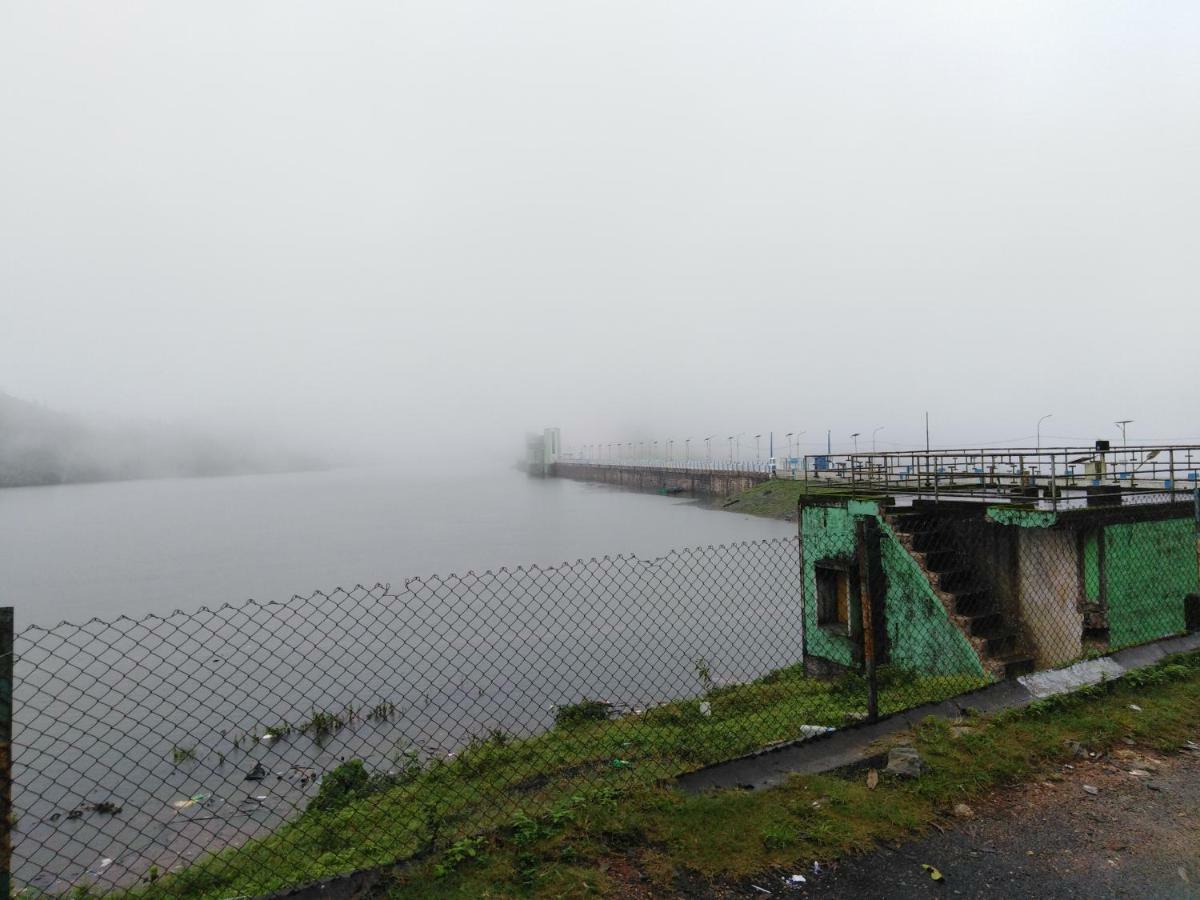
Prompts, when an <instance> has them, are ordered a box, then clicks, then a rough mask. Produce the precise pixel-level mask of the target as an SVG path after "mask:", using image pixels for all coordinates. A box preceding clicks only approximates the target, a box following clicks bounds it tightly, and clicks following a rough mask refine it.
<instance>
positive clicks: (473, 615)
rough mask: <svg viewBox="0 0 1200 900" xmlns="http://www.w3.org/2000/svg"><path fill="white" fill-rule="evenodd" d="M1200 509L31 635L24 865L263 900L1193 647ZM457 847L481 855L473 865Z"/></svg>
mask: <svg viewBox="0 0 1200 900" xmlns="http://www.w3.org/2000/svg"><path fill="white" fill-rule="evenodd" d="M1193 527H1194V523H1193V518H1192V515H1191V508H1190V506H1188V507H1187V508H1184V507H1183V505H1181V504H1176V505H1163V506H1162V507H1161V508H1160V509H1159V510H1158V511H1157V512H1156V514H1150V513H1147V512H1144V511H1142V512H1138V511H1137V510H1134V511H1128V510H1111V509H1110V510H1103V511H1092V514H1090V515H1089V514H1088V511H1083V512H1081V513H1079V514H1078V515H1077V516H1076V517H1074V518H1072V516H1071V515H1066V514H1061V513H1058V514H1043V513H1039V512H1037V511H1035V510H1025V511H1020V510H1017V509H1015V508H1014V509H1013V510H1010V511H1005V510H1003V509H1000V508H998V507H984V506H981V505H976V506H975V508H959V507H958V506H955V505H954V504H941V505H931V506H922V505H921V504H920V503H918V504H917V505H915V506H908V507H893V506H888V505H886V504H879V503H871V502H867V501H862V500H849V501H847V500H844V499H843V500H841V501H834V500H826V501H823V502H820V503H807V502H806V503H805V504H804V505H803V507H802V509H801V511H800V521H799V530H800V540H799V541H797V540H796V539H794V538H793V539H779V540H770V541H762V542H754V543H744V544H736V545H729V546H719V547H708V548H703V549H694V550H684V551H678V552H674V553H671V554H669V555H668V556H666V557H663V558H661V559H655V560H641V559H638V558H636V557H614V558H605V559H598V560H590V561H586V562H584V561H580V562H577V563H574V564H569V565H564V566H560V567H556V568H536V567H535V568H525V569H514V570H507V569H501V570H499V571H494V572H486V573H482V574H478V575H476V574H467V575H464V576H449V577H441V578H438V577H434V578H425V579H417V580H412V581H408V582H405V583H404V584H403V585H402V586H399V587H389V586H375V587H373V588H363V587H359V588H355V589H354V590H351V591H338V592H335V593H332V594H314V595H312V596H310V597H307V598H295V599H293V600H292V601H291V602H288V603H279V604H262V603H253V602H252V603H247V604H244V605H240V606H225V607H221V608H219V609H213V610H209V609H203V610H201V611H199V612H197V613H175V614H172V615H169V616H165V617H156V616H151V617H147V618H144V619H140V620H133V619H128V618H118V619H114V620H110V621H102V620H99V619H94V620H92V621H90V622H87V623H83V624H80V625H69V624H65V623H64V624H61V625H57V626H54V627H51V628H42V627H30V628H26V629H24V630H21V631H19V632H18V633H17V635H16V642H15V656H16V662H15V669H16V673H15V694H14V698H13V701H14V712H13V716H14V722H13V725H14V741H15V760H14V770H13V777H14V787H13V792H14V793H13V805H14V828H13V833H12V839H13V874H14V881H15V883H16V885H17V887H18V888H24V889H26V890H28V891H31V892H44V893H48V894H59V893H64V892H67V891H69V890H73V889H76V888H78V887H80V886H87V887H88V889H90V890H91V891H93V892H95V893H97V894H104V893H112V892H121V891H125V890H134V891H144V892H149V893H152V894H157V895H160V896H170V897H196V898H200V897H203V898H208V897H213V898H216V897H223V898H228V897H235V896H254V895H259V894H262V893H266V892H268V891H271V890H273V889H276V888H280V887H284V886H287V885H290V884H297V883H302V882H306V881H310V880H315V879H318V878H323V877H327V876H330V875H333V874H336V873H340V872H348V871H352V870H357V869H362V868H366V867H371V866H377V865H383V864H391V863H396V862H401V861H404V860H405V859H410V858H413V857H416V856H419V855H422V854H424V853H427V852H429V851H432V850H441V849H445V848H447V847H460V848H462V847H465V848H467V850H469V847H470V844H469V842H470V841H471V840H472V839H473V836H476V835H480V834H484V833H486V832H488V831H490V830H493V829H496V828H512V827H514V823H516V824H519V823H521V822H528V821H533V820H537V819H538V818H539V817H547V816H550V817H553V816H556V815H566V814H569V810H570V809H571V807H572V804H578V803H583V802H587V801H588V800H589V798H591V799H594V798H612V797H616V796H618V795H619V794H621V793H622V792H626V791H633V790H640V789H642V788H647V787H650V786H653V785H655V784H658V783H660V782H663V781H665V780H668V779H670V778H672V777H674V776H676V775H678V774H679V773H681V772H684V771H688V770H693V769H696V768H699V767H702V766H704V765H708V764H712V763H718V762H721V761H723V760H728V759H730V758H733V757H736V756H738V755H741V754H744V753H747V752H750V751H753V750H757V749H760V748H763V747H766V746H769V745H772V744H777V743H781V742H789V741H795V740H799V739H805V738H809V737H812V736H814V735H816V734H819V733H822V732H824V731H827V730H829V729H834V728H838V727H841V726H844V725H847V724H850V723H855V722H859V721H863V720H865V719H869V718H871V717H873V716H875V715H877V714H886V713H889V712H892V711H895V710H899V709H905V708H910V707H912V706H915V705H918V704H920V703H923V702H927V701H934V700H939V699H944V698H945V697H948V696H952V695H955V694H958V693H961V692H962V691H965V690H969V689H971V688H974V687H978V686H981V685H984V684H986V683H988V682H990V681H993V680H996V679H998V678H1003V677H1005V676H1012V675H1016V674H1019V673H1022V672H1024V671H1028V670H1030V669H1032V668H1044V667H1049V666H1057V665H1061V664H1063V663H1067V662H1070V661H1072V660H1075V659H1078V658H1080V657H1083V656H1086V655H1088V653H1089V652H1093V651H1101V650H1104V649H1106V648H1108V647H1113V646H1117V645H1121V644H1128V643H1135V642H1139V641H1144V640H1150V639H1153V638H1157V637H1161V636H1164V635H1166V634H1172V633H1176V632H1178V631H1182V630H1184V629H1185V628H1187V627H1189V626H1190V625H1191V624H1192V616H1193V613H1192V605H1191V604H1192V603H1193V602H1194V601H1191V600H1189V599H1188V597H1189V596H1191V595H1193V594H1194V593H1195V591H1196V590H1197V586H1196V581H1197V571H1196V545H1195V537H1194V531H1193ZM464 842H467V843H464Z"/></svg>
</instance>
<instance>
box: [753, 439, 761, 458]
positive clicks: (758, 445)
mask: <svg viewBox="0 0 1200 900" xmlns="http://www.w3.org/2000/svg"><path fill="white" fill-rule="evenodd" d="M761 459H762V435H761V434H756V435H755V436H754V461H755V462H758V461H760V460H761Z"/></svg>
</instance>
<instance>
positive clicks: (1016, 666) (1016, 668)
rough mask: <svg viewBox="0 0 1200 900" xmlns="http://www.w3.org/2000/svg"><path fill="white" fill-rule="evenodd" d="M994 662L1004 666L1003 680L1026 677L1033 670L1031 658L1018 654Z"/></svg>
mask: <svg viewBox="0 0 1200 900" xmlns="http://www.w3.org/2000/svg"><path fill="white" fill-rule="evenodd" d="M996 661H997V662H999V663H1002V664H1003V665H1004V677H1005V678H1017V677H1019V676H1021V675H1028V674H1029V673H1030V672H1032V671H1033V669H1034V664H1033V657H1032V656H1023V655H1022V654H1020V653H1011V654H1009V655H1008V656H1003V657H1001V658H1000V659H998V660H996Z"/></svg>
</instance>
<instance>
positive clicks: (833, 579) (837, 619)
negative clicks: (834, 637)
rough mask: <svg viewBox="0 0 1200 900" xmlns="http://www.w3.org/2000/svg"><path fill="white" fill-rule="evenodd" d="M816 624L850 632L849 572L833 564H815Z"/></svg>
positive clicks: (844, 632) (846, 632) (845, 632)
mask: <svg viewBox="0 0 1200 900" xmlns="http://www.w3.org/2000/svg"><path fill="white" fill-rule="evenodd" d="M816 575H817V624H818V625H820V626H821V627H822V628H829V629H831V630H834V631H840V632H842V633H843V634H849V632H850V573H849V572H847V571H846V570H845V569H842V568H835V567H833V566H822V565H820V564H818V565H817V566H816Z"/></svg>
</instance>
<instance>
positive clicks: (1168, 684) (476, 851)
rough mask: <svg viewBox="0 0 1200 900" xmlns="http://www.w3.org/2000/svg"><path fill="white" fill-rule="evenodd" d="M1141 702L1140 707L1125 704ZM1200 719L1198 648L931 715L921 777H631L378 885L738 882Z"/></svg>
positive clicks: (851, 848)
mask: <svg viewBox="0 0 1200 900" xmlns="http://www.w3.org/2000/svg"><path fill="white" fill-rule="evenodd" d="M1134 701H1136V702H1137V704H1138V705H1139V706H1141V711H1140V712H1139V711H1135V710H1132V709H1130V708H1129V704H1130V703H1131V702H1134ZM1197 721H1200V654H1191V655H1189V656H1184V657H1177V658H1175V659H1173V660H1168V661H1166V662H1164V663H1163V664H1160V665H1159V666H1156V667H1154V668H1151V669H1148V670H1143V671H1142V672H1138V673H1134V674H1133V675H1131V676H1127V677H1126V678H1125V679H1122V680H1121V681H1119V682H1115V683H1111V684H1105V685H1100V686H1097V687H1095V688H1092V689H1089V690H1086V691H1083V692H1080V693H1078V694H1075V695H1072V696H1069V697H1064V698H1056V699H1053V700H1051V701H1046V702H1043V703H1039V704H1035V705H1034V706H1032V707H1030V708H1028V709H1026V710H1022V711H1014V712H1009V713H1003V714H1000V715H998V716H996V717H990V718H983V717H972V718H971V719H969V720H968V721H966V722H965V723H963V724H966V725H969V726H971V727H970V729H969V730H965V731H964V730H963V729H954V728H952V727H951V725H950V724H949V723H947V722H945V721H942V720H934V719H929V720H926V721H925V722H924V723H923V724H922V725H921V726H919V727H918V728H917V729H915V730H914V732H913V733H912V734H911V735H906V736H904V739H905V740H911V741H912V742H913V743H915V745H916V746H917V747H918V749H919V750H920V752H921V754H922V756H923V757H924V758H925V760H926V761H927V762H928V763H929V766H930V768H929V771H928V772H927V773H926V774H925V775H923V776H922V777H921V778H920V779H919V780H916V781H902V780H893V779H891V778H890V777H886V776H885V777H884V778H882V779H881V780H880V783H879V786H878V787H877V788H876V789H875V790H870V789H868V788H867V786H866V783H865V778H864V777H863V775H862V773H858V774H855V775H851V776H846V777H842V776H839V775H835V774H829V775H819V776H804V777H794V778H792V779H791V780H790V781H789V782H788V783H787V784H786V785H784V786H781V787H779V788H776V789H773V790H769V791H751V792H746V791H725V792H717V793H711V794H706V795H700V796H689V795H684V794H682V793H680V792H678V791H674V790H671V789H669V788H667V787H663V786H656V785H635V784H629V785H626V786H624V787H622V788H613V789H611V790H610V791H609V792H608V793H597V792H594V791H593V792H590V793H588V792H577V793H575V794H574V795H572V796H571V798H569V801H560V803H559V805H558V806H556V807H554V808H552V811H551V813H549V814H546V813H542V814H537V815H535V814H532V813H522V814H521V818H516V817H514V818H513V819H511V820H510V822H509V823H508V825H507V827H504V828H501V829H498V830H497V831H496V832H494V833H492V834H490V835H488V836H487V837H486V838H485V839H484V840H483V841H481V842H479V843H476V844H474V845H473V846H472V848H471V849H472V851H473V852H472V854H471V855H469V856H466V855H464V854H462V853H461V852H460V853H458V854H457V855H455V856H453V857H447V854H442V855H441V856H435V857H433V858H431V859H430V860H427V861H421V862H419V863H417V864H415V865H412V866H409V867H405V868H403V869H400V870H398V871H397V872H396V873H395V874H394V875H393V876H392V877H391V879H390V882H389V884H388V886H387V887H386V888H385V889H382V890H381V891H380V896H387V897H389V898H392V900H409V898H416V897H422V898H423V897H443V898H467V897H576V896H584V895H589V896H596V895H600V896H603V895H606V894H621V893H622V891H621V890H620V888H621V885H622V884H623V883H624V882H625V881H627V880H628V879H629V878H630V875H629V872H630V871H632V873H633V875H632V877H633V878H634V880H635V881H636V882H637V883H638V884H640V888H641V890H643V891H645V890H646V889H647V886H646V885H645V884H642V883H641V881H640V880H641V879H648V880H649V882H650V888H651V893H654V894H668V893H678V890H679V884H680V880H679V879H680V877H681V874H683V875H686V876H687V877H688V878H689V879H691V881H690V883H694V882H695V879H701V880H703V881H706V882H717V883H722V882H731V881H734V880H737V879H740V878H745V877H747V876H751V875H754V874H756V873H762V872H764V871H767V870H769V869H774V868H783V869H784V870H787V869H789V868H791V867H792V866H793V865H800V864H803V865H810V864H811V861H812V860H814V859H819V860H823V861H828V860H832V859H836V858H839V857H842V856H846V855H848V854H852V853H856V852H862V851H866V850H870V849H872V848H874V847H875V846H877V844H878V842H879V841H881V840H902V839H905V838H908V837H912V836H915V835H917V834H919V833H921V832H922V831H925V830H927V829H928V828H929V827H930V824H931V823H932V822H935V821H937V820H938V819H939V818H945V817H948V815H949V811H950V810H951V809H952V807H953V806H954V804H956V803H960V802H969V801H972V800H976V799H978V798H979V797H981V796H983V795H985V794H987V793H989V792H991V791H993V790H995V789H997V788H1001V787H1004V786H1006V785H1011V784H1014V783H1019V782H1021V781H1023V780H1028V779H1035V778H1045V777H1050V778H1054V777H1057V775H1056V774H1055V771H1054V770H1055V769H1056V767H1057V765H1058V764H1059V763H1060V762H1062V761H1064V760H1065V759H1067V758H1069V757H1070V756H1071V749H1070V747H1069V743H1068V742H1071V741H1078V742H1081V743H1084V744H1085V745H1086V746H1088V747H1089V748H1090V749H1093V750H1097V751H1100V750H1103V749H1105V748H1107V747H1109V746H1111V745H1113V744H1114V743H1116V742H1117V741H1119V740H1121V739H1123V738H1128V739H1132V740H1133V741H1135V742H1137V743H1138V744H1141V745H1143V746H1147V747H1153V748H1155V749H1158V750H1163V751H1170V750H1175V749H1178V748H1179V747H1180V745H1181V744H1182V742H1183V741H1185V740H1187V739H1190V738H1195V736H1196V731H1197ZM439 867H440V868H439ZM622 872H624V873H625V874H624V875H622Z"/></svg>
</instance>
